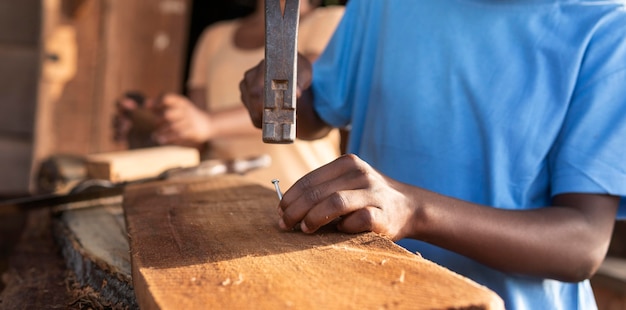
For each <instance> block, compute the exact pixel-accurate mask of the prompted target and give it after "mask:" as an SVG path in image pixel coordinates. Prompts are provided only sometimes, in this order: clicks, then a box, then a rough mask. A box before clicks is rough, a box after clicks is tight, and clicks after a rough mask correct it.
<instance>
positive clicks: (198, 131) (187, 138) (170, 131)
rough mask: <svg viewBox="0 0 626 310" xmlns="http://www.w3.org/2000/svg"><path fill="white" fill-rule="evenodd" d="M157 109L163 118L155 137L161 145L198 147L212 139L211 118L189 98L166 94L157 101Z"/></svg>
mask: <svg viewBox="0 0 626 310" xmlns="http://www.w3.org/2000/svg"><path fill="white" fill-rule="evenodd" d="M155 109H156V110H157V111H158V114H159V115H160V116H161V120H160V126H159V128H158V129H157V130H156V132H155V133H154V135H153V136H154V139H155V140H156V141H157V142H158V143H159V144H176V145H183V146H193V147H197V146H199V145H201V144H202V143H204V142H207V141H208V140H209V138H210V137H211V130H212V128H211V117H210V116H209V114H208V113H206V112H205V111H203V110H201V109H199V108H198V107H196V106H195V105H194V104H193V103H192V102H191V101H190V100H189V99H188V98H186V97H184V96H181V95H176V94H166V95H164V96H162V97H161V98H160V100H158V101H157V103H156V106H155Z"/></svg>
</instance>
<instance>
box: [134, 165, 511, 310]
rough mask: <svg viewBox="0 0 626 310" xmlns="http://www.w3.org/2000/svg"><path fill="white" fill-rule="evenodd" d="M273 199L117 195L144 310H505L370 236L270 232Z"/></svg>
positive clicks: (221, 185) (174, 190)
mask: <svg viewBox="0 0 626 310" xmlns="http://www.w3.org/2000/svg"><path fill="white" fill-rule="evenodd" d="M277 204H278V198H277V197H276V193H274V192H273V191H271V190H268V189H266V188H263V187H261V186H258V185H253V184H252V183H248V181H244V180H243V179H241V178H240V177H236V176H222V177H216V178H212V179H207V180H203V181H197V180H196V181H193V182H180V181H178V182H172V181H169V182H161V183H153V184H141V185H135V186H133V187H130V188H128V189H127V191H126V193H125V195H124V210H125V217H126V225H127V229H128V233H129V237H130V246H131V261H132V273H133V284H134V289H135V294H136V296H137V301H138V303H139V305H140V307H141V308H142V309H387V308H397V309H402V308H405V309H409V308H410V309H452V308H454V309H470V308H471V309H502V308H503V303H502V300H501V299H500V298H499V297H498V296H497V295H496V294H495V293H493V292H492V291H490V290H488V289H486V288H485V287H482V286H479V285H477V284H476V283H474V282H472V281H470V280H469V279H467V278H464V277H461V276H459V275H457V274H455V273H453V272H451V271H449V270H447V269H444V268H442V267H440V266H438V265H436V264H434V263H432V262H430V261H428V260H425V259H423V258H421V257H420V256H418V255H415V254H412V253H409V252H408V251H406V250H404V249H402V248H400V247H398V246H397V245H395V243H393V242H391V241H390V240H387V239H385V238H383V237H381V236H378V235H376V234H373V233H365V234H356V235H354V234H343V233H339V232H336V231H335V230H334V229H333V228H332V227H327V228H325V229H324V230H323V231H321V232H319V233H316V234H313V235H306V234H303V233H302V232H297V231H294V232H283V231H281V230H279V228H278V225H277V215H276V206H277Z"/></svg>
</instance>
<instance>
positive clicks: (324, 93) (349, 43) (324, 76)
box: [312, 1, 382, 129]
mask: <svg viewBox="0 0 626 310" xmlns="http://www.w3.org/2000/svg"><path fill="white" fill-rule="evenodd" d="M380 3H382V1H381V2H380ZM366 4H378V2H373V1H350V2H349V3H348V4H347V5H346V10H345V12H344V15H343V18H342V19H341V22H340V23H339V26H338V27H337V29H336V31H335V33H334V35H333V36H332V38H331V40H330V42H329V43H328V46H327V47H326V49H325V50H324V52H323V53H322V55H321V56H320V58H318V59H317V61H315V63H314V64H313V84H312V88H313V93H314V97H315V110H316V112H317V114H318V115H319V116H320V117H321V118H322V120H324V121H325V122H326V123H328V124H330V125H332V126H334V127H338V128H345V127H347V126H349V125H351V120H352V116H353V115H352V112H353V111H352V107H353V103H354V102H355V101H356V100H359V98H358V96H360V95H365V96H366V95H367V94H366V92H363V93H357V92H355V91H354V90H355V89H362V90H363V89H368V88H369V85H367V84H368V80H369V79H368V76H369V75H368V73H367V72H371V67H372V66H373V61H372V59H370V58H369V57H370V56H371V55H368V53H367V52H365V53H361V46H362V44H363V42H364V41H366V40H376V39H377V33H378V32H377V31H376V28H377V27H379V25H378V24H377V23H375V22H372V23H367V24H365V25H363V24H359V21H362V20H363V19H362V17H363V15H364V14H365V15H367V14H368V13H369V11H370V10H375V9H376V8H372V6H373V5H366ZM353 129H354V128H353Z"/></svg>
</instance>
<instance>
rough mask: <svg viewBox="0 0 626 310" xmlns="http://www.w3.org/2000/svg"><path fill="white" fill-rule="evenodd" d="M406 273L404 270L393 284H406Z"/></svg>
mask: <svg viewBox="0 0 626 310" xmlns="http://www.w3.org/2000/svg"><path fill="white" fill-rule="evenodd" d="M405 275H406V272H405V271H404V270H402V272H401V273H400V277H399V278H398V279H397V280H395V281H393V284H402V283H404V278H405Z"/></svg>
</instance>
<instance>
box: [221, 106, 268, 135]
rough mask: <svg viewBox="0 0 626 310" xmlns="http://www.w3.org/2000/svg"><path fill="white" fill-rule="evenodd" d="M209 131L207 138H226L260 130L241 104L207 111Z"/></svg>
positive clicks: (259, 133)
mask: <svg viewBox="0 0 626 310" xmlns="http://www.w3.org/2000/svg"><path fill="white" fill-rule="evenodd" d="M209 121H210V123H211V132H210V134H209V140H210V139H214V138H226V137H236V136H250V135H258V136H259V139H261V132H260V130H259V129H258V128H256V127H254V125H253V124H252V122H251V121H250V117H249V116H248V111H247V110H246V108H245V107H244V106H243V105H242V106H240V107H236V108H232V109H228V110H224V111H219V112H212V113H209Z"/></svg>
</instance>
